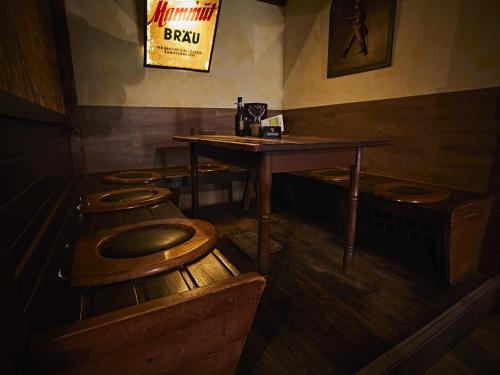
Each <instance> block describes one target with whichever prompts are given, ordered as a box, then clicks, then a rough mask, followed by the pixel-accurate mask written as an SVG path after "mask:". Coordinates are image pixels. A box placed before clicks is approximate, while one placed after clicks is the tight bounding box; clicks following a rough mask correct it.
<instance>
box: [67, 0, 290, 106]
mask: <svg viewBox="0 0 500 375" xmlns="http://www.w3.org/2000/svg"><path fill="white" fill-rule="evenodd" d="M141 1H142V0H141ZM141 1H137V3H140V2H141ZM66 7H67V13H68V23H69V30H70V37H71V48H72V53H73V64H74V69H75V79H76V86H77V93H78V101H79V104H80V105H97V106H146V107H208V108H232V107H234V106H233V103H234V102H235V101H236V97H238V96H243V99H244V100H245V101H247V102H251V101H262V102H265V103H268V104H269V108H271V109H282V104H283V80H282V77H283V31H284V17H283V10H282V9H281V8H278V7H275V6H272V5H269V4H265V3H262V2H258V1H255V0H225V1H223V2H222V11H221V15H220V21H219V28H218V31H217V38H216V41H215V48H214V54H213V59H212V67H211V71H210V73H197V72H188V71H176V70H164V69H154V68H144V67H143V56H142V53H143V46H142V31H140V30H139V27H138V16H137V14H138V12H137V9H136V1H134V0H115V1H112V0H66Z"/></svg>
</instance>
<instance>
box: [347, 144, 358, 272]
mask: <svg viewBox="0 0 500 375" xmlns="http://www.w3.org/2000/svg"><path fill="white" fill-rule="evenodd" d="M360 174H361V148H360V147H358V148H357V149H356V162H355V165H352V166H351V179H350V181H349V209H348V216H347V223H346V243H345V249H344V258H343V262H342V270H343V272H344V274H345V275H350V274H351V273H352V253H353V251H354V241H355V239H356V220H357V216H358V201H359V176H360Z"/></svg>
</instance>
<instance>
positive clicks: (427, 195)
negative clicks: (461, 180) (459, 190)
mask: <svg viewBox="0 0 500 375" xmlns="http://www.w3.org/2000/svg"><path fill="white" fill-rule="evenodd" d="M374 194H375V195H376V196H377V197H379V198H383V199H387V200H390V201H394V202H404V203H435V202H441V201H444V200H446V199H448V198H449V197H450V195H451V192H450V190H448V189H446V188H442V187H439V186H429V185H423V184H415V183H410V182H390V183H386V184H380V185H377V186H375V189H374Z"/></svg>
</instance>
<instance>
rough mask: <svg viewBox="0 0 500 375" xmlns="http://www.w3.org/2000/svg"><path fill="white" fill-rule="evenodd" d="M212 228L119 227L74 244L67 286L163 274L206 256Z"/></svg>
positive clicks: (185, 222) (187, 224)
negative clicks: (68, 284)
mask: <svg viewBox="0 0 500 375" xmlns="http://www.w3.org/2000/svg"><path fill="white" fill-rule="evenodd" d="M217 239H218V235H217V230H216V229H215V227H214V226H213V225H212V224H210V223H208V222H206V221H203V220H196V219H165V220H153V221H145V222H141V223H137V224H130V225H124V226H120V227H116V228H111V229H107V230H104V231H100V232H97V233H95V234H93V235H89V236H85V237H82V238H80V239H79V240H78V242H77V244H76V247H75V252H74V255H73V264H72V266H71V278H70V285H71V286H75V287H81V286H92V285H104V284H111V283H116V282H120V281H125V280H131V279H137V278H140V277H144V276H148V275H153V274H156V273H159V272H163V271H166V270H169V269H172V268H175V267H178V266H180V265H182V264H185V263H189V262H192V261H194V260H195V259H197V258H199V257H201V256H202V255H205V254H206V253H208V252H209V251H211V250H212V249H213V248H214V246H215V244H216V242H217Z"/></svg>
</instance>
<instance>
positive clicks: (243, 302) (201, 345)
mask: <svg viewBox="0 0 500 375" xmlns="http://www.w3.org/2000/svg"><path fill="white" fill-rule="evenodd" d="M264 285H265V280H264V278H262V277H261V276H258V275H256V274H247V275H243V276H240V277H238V278H232V279H230V280H225V281H222V282H218V283H216V284H213V285H210V286H206V287H204V288H201V289H194V290H190V291H187V292H185V293H182V294H179V293H178V294H175V295H172V296H168V297H164V298H160V299H156V300H153V301H149V302H146V303H143V304H140V305H137V306H133V307H129V308H127V309H124V310H121V311H116V312H114V313H110V314H106V315H103V316H100V317H95V318H91V319H88V320H86V321H84V322H81V323H80V324H78V325H73V326H71V327H66V328H60V329H57V330H54V331H52V332H48V333H46V334H42V335H40V336H37V337H35V338H34V340H33V343H32V350H33V353H34V360H35V363H36V368H37V369H38V370H40V371H42V372H44V373H45V372H59V371H62V372H65V371H69V370H71V372H72V373H75V374H88V373H113V372H116V373H135V374H165V373H172V374H176V373H200V372H207V373H214V374H231V373H233V372H234V369H235V367H236V365H237V361H238V358H239V355H240V353H241V349H242V347H243V344H244V343H245V340H246V336H247V334H248V331H249V329H250V326H251V322H252V320H253V316H254V314H255V309H256V306H257V304H258V302H259V299H260V296H261V294H262V290H263V289H264ZM54 358H56V359H57V360H54Z"/></svg>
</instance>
